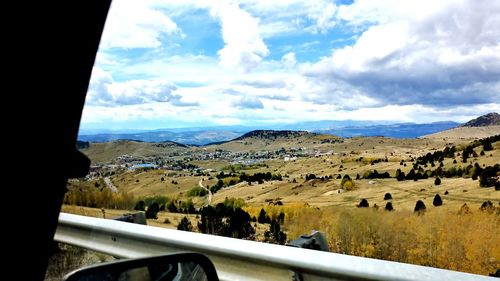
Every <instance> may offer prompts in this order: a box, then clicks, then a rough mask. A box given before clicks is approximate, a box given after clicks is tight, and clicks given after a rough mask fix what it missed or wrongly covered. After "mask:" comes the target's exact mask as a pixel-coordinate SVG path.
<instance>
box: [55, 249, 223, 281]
mask: <svg viewBox="0 0 500 281" xmlns="http://www.w3.org/2000/svg"><path fill="white" fill-rule="evenodd" d="M63 280H65V281H97V280H99V281H100V280H106V281H115V280H116V281H118V280H120V281H126V280H129V281H132V280H134V281H136V280H137V281H153V280H154V281H170V280H197V281H212V280H214V281H218V280H219V278H218V277H217V272H216V271H215V267H214V265H213V264H212V262H211V261H210V260H209V259H208V258H207V257H206V256H204V255H202V254H198V253H178V254H169V255H162V256H155V257H147V258H138V259H127V260H118V261H113V262H108V263H103V264H98V265H92V266H89V267H85V268H82V269H77V270H75V271H73V272H71V273H69V274H68V275H66V276H65V277H64V278H63Z"/></svg>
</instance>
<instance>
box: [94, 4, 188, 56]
mask: <svg viewBox="0 0 500 281" xmlns="http://www.w3.org/2000/svg"><path fill="white" fill-rule="evenodd" d="M175 33H179V34H181V31H180V29H179V28H178V26H177V25H176V24H175V22H173V21H172V19H170V18H169V17H168V16H167V15H165V14H164V13H163V12H161V11H159V10H156V9H155V8H154V6H153V5H152V3H151V2H149V1H144V2H143V1H135V0H115V1H113V3H112V4H111V8H110V10H109V14H108V18H107V20H106V25H105V27H104V31H103V36H102V41H101V44H100V47H101V48H104V49H108V48H155V47H159V46H161V41H160V36H161V35H162V34H167V35H172V34H175Z"/></svg>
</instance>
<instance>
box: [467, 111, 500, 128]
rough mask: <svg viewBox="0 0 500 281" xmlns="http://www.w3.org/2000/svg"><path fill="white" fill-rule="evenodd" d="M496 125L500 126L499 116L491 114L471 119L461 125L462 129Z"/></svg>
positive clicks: (494, 113)
mask: <svg viewBox="0 0 500 281" xmlns="http://www.w3.org/2000/svg"><path fill="white" fill-rule="evenodd" d="M497 125H500V114H498V113H496V112H492V113H488V114H485V115H483V116H479V117H478V118H475V119H472V120H470V121H469V122H467V123H465V124H463V125H462V127H486V126H497Z"/></svg>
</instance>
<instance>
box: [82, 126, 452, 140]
mask: <svg viewBox="0 0 500 281" xmlns="http://www.w3.org/2000/svg"><path fill="white" fill-rule="evenodd" d="M459 125H460V123H456V122H435V123H430V124H415V123H400V124H377V123H375V122H371V121H350V120H347V121H314V122H302V123H298V124H286V125H275V126H267V127H265V128H263V127H258V128H255V127H245V126H221V127H206V128H186V129H179V128H176V129H161V130H151V131H143V132H140V131H135V132H106V133H91V132H89V133H88V134H85V131H83V133H82V132H80V135H79V136H78V139H79V140H80V141H88V142H108V141H114V140H137V141H144V142H163V141H173V142H177V143H182V144H189V145H206V144H209V143H218V142H225V141H229V140H232V139H235V138H238V137H240V136H242V135H244V134H246V133H248V132H252V131H254V130H258V129H259V130H262V129H265V130H288V131H292V130H293V131H295V130H302V131H309V132H316V133H321V134H331V135H335V136H340V137H357V136H385V137H392V138H415V137H420V136H423V135H428V134H432V133H436V132H440V131H444V130H447V129H450V128H454V127H457V126H459Z"/></svg>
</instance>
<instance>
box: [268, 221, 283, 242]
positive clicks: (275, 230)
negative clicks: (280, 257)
mask: <svg viewBox="0 0 500 281" xmlns="http://www.w3.org/2000/svg"><path fill="white" fill-rule="evenodd" d="M264 240H265V241H266V242H273V243H276V244H280V245H284V244H285V242H286V234H285V233H284V232H283V231H281V226H280V224H279V223H278V222H277V221H276V220H272V221H271V224H270V225H269V230H267V231H266V232H264Z"/></svg>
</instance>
